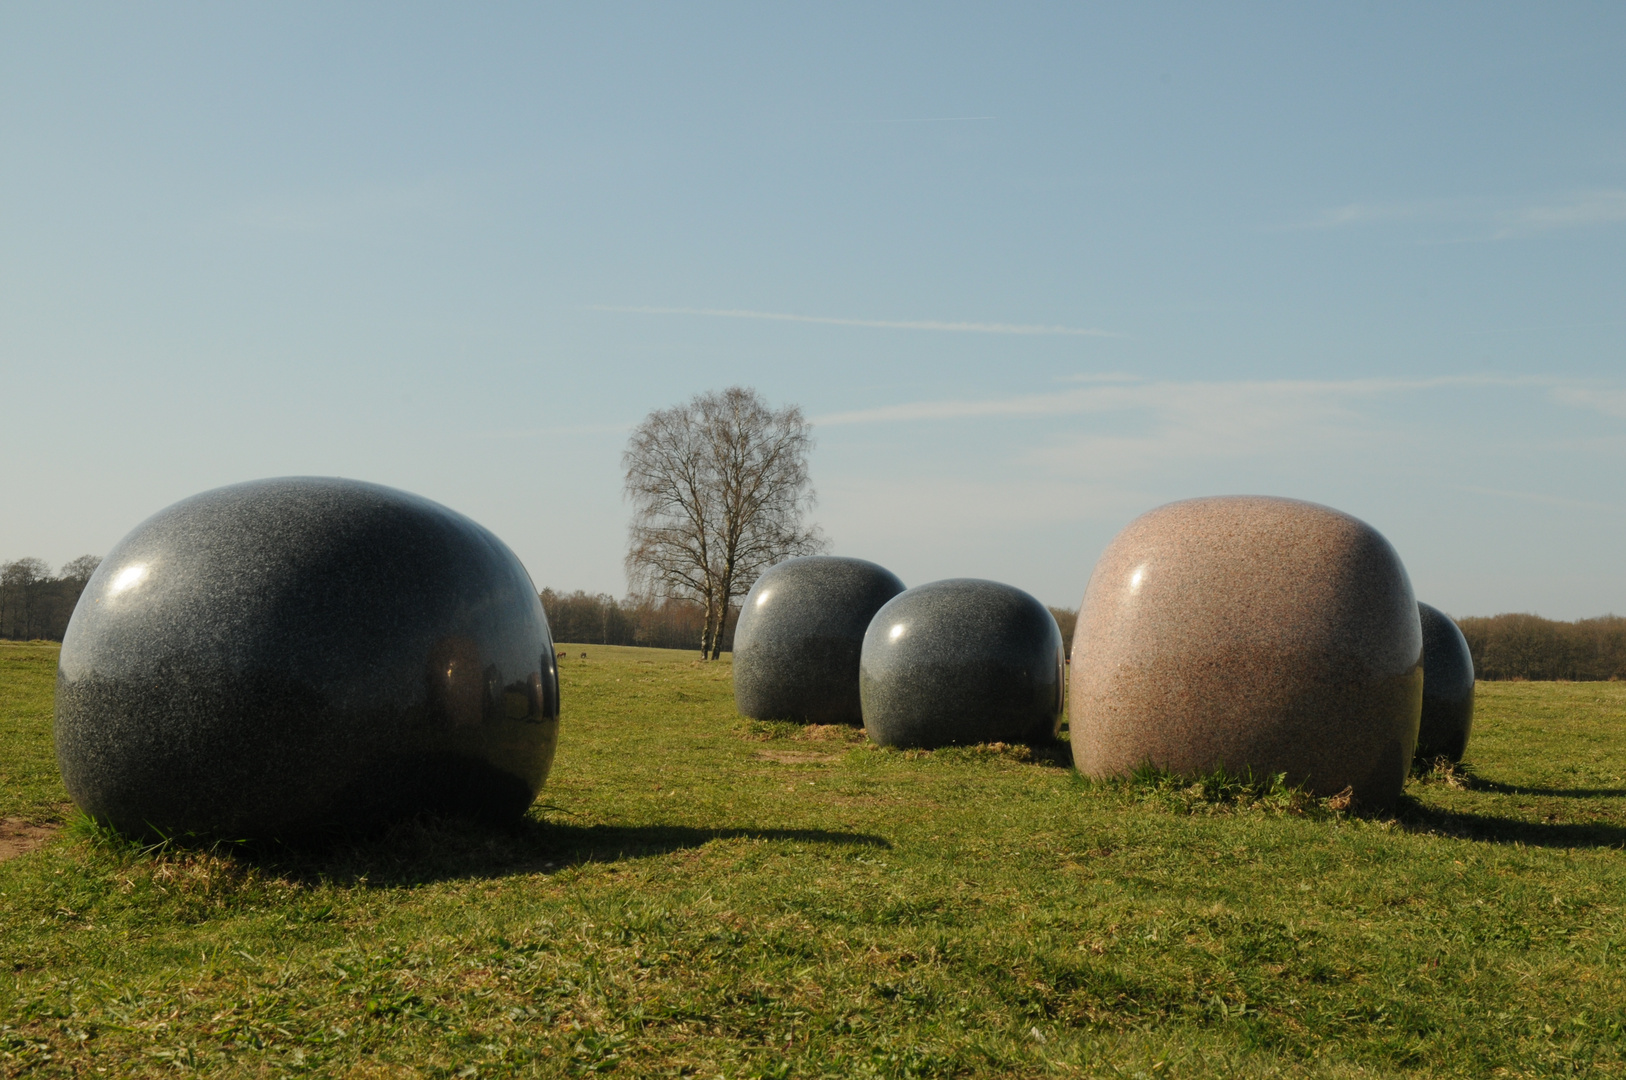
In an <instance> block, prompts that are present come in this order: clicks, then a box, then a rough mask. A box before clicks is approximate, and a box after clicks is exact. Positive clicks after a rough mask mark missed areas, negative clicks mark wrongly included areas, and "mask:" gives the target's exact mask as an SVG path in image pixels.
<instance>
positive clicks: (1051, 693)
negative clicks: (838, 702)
mask: <svg viewBox="0 0 1626 1080" xmlns="http://www.w3.org/2000/svg"><path fill="white" fill-rule="evenodd" d="M1065 671H1066V662H1065V657H1064V655H1063V653H1062V645H1061V631H1060V630H1059V629H1057V627H1056V620H1055V619H1054V618H1053V617H1052V616H1051V614H1050V612H1049V611H1047V610H1046V609H1045V606H1044V605H1043V604H1041V603H1039V601H1037V600H1035V599H1034V598H1033V597H1031V596H1029V595H1028V594H1027V593H1025V592H1023V591H1022V590H1021V589H1017V588H1013V587H1012V586H1010V585H1002V584H1000V583H999V582H997V581H979V580H977V579H975V578H951V579H950V580H947V581H934V582H931V583H930V584H928V585H920V586H917V587H915V588H913V589H910V590H909V591H908V592H905V593H901V594H899V595H898V596H896V597H894V598H893V599H892V600H891V601H889V602H888V603H887V605H886V606H885V607H883V608H882V609H881V610H880V611H878V612H876V613H875V618H874V620H873V621H871V623H870V625H869V630H868V632H866V633H865V634H864V652H863V659H862V661H861V663H860V665H859V675H858V682H859V695H860V697H861V698H862V700H863V705H864V729H865V731H866V732H867V733H868V735H869V737H870V739H871V740H872V741H874V742H877V743H880V744H881V745H882V746H908V747H926V748H930V747H936V746H956V745H959V746H963V745H968V744H972V743H988V742H1027V743H1042V742H1048V741H1050V740H1052V739H1054V738H1055V737H1056V731H1057V729H1058V727H1059V725H1060V723H1061V708H1062V691H1063V687H1064V683H1065V679H1066V675H1065Z"/></svg>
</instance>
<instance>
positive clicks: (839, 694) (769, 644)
mask: <svg viewBox="0 0 1626 1080" xmlns="http://www.w3.org/2000/svg"><path fill="white" fill-rule="evenodd" d="M902 591H903V582H901V581H899V580H898V578H897V575H896V574H893V573H892V572H891V571H890V570H887V569H886V568H884V567H881V566H877V565H875V564H874V563H872V562H866V561H864V560H863V559H848V558H842V557H839V556H835V555H808V556H805V557H803V558H799V559H786V560H785V561H784V562H782V563H779V564H778V565H776V566H773V567H770V568H769V569H768V571H767V572H766V573H764V574H763V575H762V576H761V577H760V578H758V579H757V583H756V584H755V585H754V586H752V587H751V591H750V593H748V594H747V595H746V597H745V603H744V604H743V605H741V607H740V621H739V623H738V625H737V626H736V627H735V629H734V704H735V705H736V706H737V707H738V708H739V710H740V712H741V714H743V715H745V716H749V717H753V718H755V719H758V720H796V721H800V722H802V723H805V724H862V723H863V722H864V717H863V713H862V712H861V711H860V710H859V704H858V654H859V652H860V651H861V650H862V649H863V646H864V631H865V630H866V629H868V627H869V621H870V619H871V618H872V617H873V616H874V615H875V613H876V612H877V611H879V610H880V608H881V605H882V604H884V603H886V602H887V601H888V600H890V599H892V598H893V597H894V596H896V595H898V594H899V593H901V592H902Z"/></svg>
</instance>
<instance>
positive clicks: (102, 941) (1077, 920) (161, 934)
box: [0, 644, 1626, 1078]
mask: <svg viewBox="0 0 1626 1080" xmlns="http://www.w3.org/2000/svg"><path fill="white" fill-rule="evenodd" d="M560 650H561V651H564V652H567V654H568V656H567V658H566V660H565V661H564V662H563V663H561V676H562V679H563V683H564V686H563V700H564V727H563V733H562V736H561V743H560V750H559V756H558V760H557V763H556V765H555V769H554V774H553V776H552V778H551V779H550V781H549V784H548V787H547V789H546V790H545V791H544V792H543V795H542V797H541V798H540V799H539V800H538V805H537V806H536V807H535V808H534V809H533V811H532V814H531V817H530V819H529V820H528V821H527V822H526V823H525V824H524V826H523V827H519V828H515V829H513V830H508V831H497V832H493V831H483V830H480V829H477V828H475V827H472V826H466V825H459V824H456V823H434V822H419V823H413V824H410V825H406V826H402V827H400V828H398V829H396V830H395V831H394V832H393V833H391V834H390V835H388V836H385V837H382V838H380V839H379V840H378V841H376V842H374V843H371V844H368V845H365V846H361V847H352V848H347V849H344V850H341V851H335V852H330V853H327V854H325V855H320V856H318V855H304V856H297V855H292V854H287V855H284V856H282V857H281V858H280V859H278V860H272V859H268V858H262V859H261V861H254V860H252V859H249V858H245V857H237V856H233V855H231V854H230V853H225V854H209V853H195V852H194V853H188V852H175V851H172V852H156V853H153V852H147V853H143V852H139V851H136V850H132V849H131V848H129V847H128V846H125V845H122V844H120V843H118V842H116V841H113V840H111V839H109V838H107V837H105V836H101V835H99V834H97V833H96V832H95V830H93V829H91V828H87V827H86V826H85V825H84V824H82V823H80V824H74V825H70V826H69V828H68V829H66V830H64V831H63V832H62V833H60V834H59V835H58V836H57V837H56V838H55V839H54V840H52V841H50V842H49V843H47V844H46V845H45V846H44V847H43V848H41V849H39V850H37V851H34V852H33V853H31V854H27V855H23V856H21V857H18V858H14V859H12V860H10V861H8V862H5V863H3V864H0V927H3V928H4V933H0V971H3V972H4V974H3V976H0V1075H5V1076H20V1075H29V1076H35V1075H38V1076H57V1075H60V1076H70V1075H83V1076H94V1075H98V1074H105V1075H108V1076H131V1075H172V1074H174V1073H176V1072H177V1071H193V1070H195V1071H198V1072H201V1073H205V1074H212V1075H214V1074H218V1075H236V1074H252V1075H268V1074H274V1073H281V1072H285V1071H287V1072H311V1073H314V1074H317V1075H324V1076H355V1077H385V1076H420V1075H421V1076H446V1077H454V1076H462V1077H474V1076H506V1075H541V1076H572V1075H588V1074H608V1075H618V1076H626V1077H645V1076H694V1077H707V1078H710V1077H716V1076H725V1077H843V1078H845V1077H862V1076H884V1077H939V1076H944V1077H946V1076H1000V1077H1004V1076H1034V1077H1038V1076H1081V1075H1102V1076H1145V1077H1166V1076H1192V1077H1199V1076H1216V1075H1220V1076H1261V1077H1263V1076H1338V1077H1344V1076H1401V1075H1447V1076H1463V1077H1484V1076H1494V1075H1503V1076H1526V1075H1555V1076H1556V1075H1587V1076H1615V1075H1621V1074H1626V1036H1623V1033H1622V1024H1623V1023H1626V1008H1623V1007H1626V971H1623V964H1626V960H1623V956H1622V954H1623V952H1626V917H1623V906H1626V865H1623V862H1622V860H1623V855H1622V852H1621V850H1620V849H1621V847H1622V846H1623V845H1626V684H1619V683H1585V684H1566V683H1493V684H1481V686H1480V688H1479V694H1480V698H1479V702H1480V705H1479V714H1478V719H1477V721H1476V725H1475V732H1474V738H1473V743H1472V745H1471V747H1470V759H1471V761H1472V766H1473V767H1472V770H1471V772H1470V773H1469V774H1468V775H1467V776H1434V777H1431V778H1429V779H1427V780H1425V781H1422V782H1414V783H1413V784H1412V785H1411V787H1410V789H1409V792H1410V795H1409V797H1408V799H1407V800H1406V802H1405V804H1404V805H1403V806H1402V807H1401V808H1400V810H1399V812H1398V813H1397V815H1396V816H1394V817H1392V818H1387V819H1380V820H1371V819H1361V818H1351V817H1346V816H1343V815H1340V814H1337V813H1334V812H1332V811H1330V810H1328V809H1327V808H1326V807H1325V805H1324V804H1318V803H1315V802H1313V801H1306V800H1303V799H1295V798H1292V797H1289V796H1285V795H1283V794H1282V793H1275V794H1269V793H1266V794H1264V795H1262V796H1261V795H1259V794H1257V793H1248V792H1246V791H1235V790H1229V791H1218V792H1216V791H1207V792H1204V791H1199V790H1194V789H1191V788H1189V787H1188V786H1185V785H1180V784H1171V783H1163V784H1157V783H1144V784H1140V785H1133V784H1123V785H1108V786H1091V785H1088V784H1086V783H1084V782H1082V781H1080V780H1079V779H1078V778H1077V777H1076V776H1075V775H1074V774H1073V773H1072V772H1071V771H1070V770H1068V769H1066V768H1064V767H1062V766H1060V765H1059V764H1057V763H1056V761H1055V760H1054V758H1053V757H1052V758H1042V757H1041V758H1040V759H1034V757H1033V755H1031V754H1028V753H1026V752H1025V751H1024V750H1021V749H990V748H978V749H960V750H945V751H938V752H936V753H901V752H894V751H883V750H877V749H872V748H870V747H869V746H868V745H867V744H865V743H863V742H862V741H861V735H860V734H859V733H856V732H849V731H847V730H845V729H811V730H803V729H797V728H793V727H791V726H789V725H778V724H772V725H764V724H755V723H750V722H747V721H744V720H741V719H740V718H739V717H738V716H737V715H736V714H735V712H734V709H733V703H732V695H731V691H730V683H729V665H728V662H727V661H722V662H719V663H715V664H704V663H701V662H700V661H699V660H698V659H697V654H696V653H691V652H686V651H679V650H641V649H631V648H617V647H606V646H592V645H561V646H560ZM583 651H585V652H586V653H587V654H588V656H587V659H586V660H582V659H581V658H580V655H579V654H580V653H581V652H583ZM54 656H55V653H54V648H53V647H49V646H37V645H9V644H8V645H0V800H3V802H0V817H10V818H14V819H27V820H29V821H32V822H36V823H38V822H46V821H49V820H51V819H52V818H53V817H58V816H60V815H61V814H62V809H61V804H62V801H63V799H64V795H63V793H62V791H61V788H60V784H59V781H58V780H57V779H56V776H55V769H54V761H53V759H52V757H51V753H50V745H49V727H50V692H51V684H52V672H53V667H54Z"/></svg>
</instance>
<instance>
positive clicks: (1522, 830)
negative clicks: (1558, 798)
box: [1393, 795, 1626, 848]
mask: <svg viewBox="0 0 1626 1080" xmlns="http://www.w3.org/2000/svg"><path fill="white" fill-rule="evenodd" d="M1393 818H1394V820H1395V821H1396V822H1397V823H1398V824H1399V825H1400V827H1401V828H1403V829H1405V830H1406V831H1408V832H1421V833H1433V834H1435V835H1437V836H1452V837H1457V838H1459V839H1462V840H1485V841H1489V842H1491V843H1495V844H1524V845H1526V846H1528V847H1550V848H1619V847H1626V828H1621V827H1620V826H1618V825H1603V824H1586V823H1576V822H1543V821H1521V820H1520V819H1518V818H1509V817H1498V816H1496V815H1493V814H1470V813H1465V812H1462V811H1459V810H1444V809H1441V808H1440V807H1437V806H1428V805H1425V804H1424V803H1421V802H1419V801H1418V800H1417V799H1416V798H1414V797H1413V796H1410V795H1402V796H1401V797H1400V801H1399V802H1398V803H1397V804H1395V808H1394V811H1393Z"/></svg>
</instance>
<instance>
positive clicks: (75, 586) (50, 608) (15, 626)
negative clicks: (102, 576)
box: [0, 555, 102, 641]
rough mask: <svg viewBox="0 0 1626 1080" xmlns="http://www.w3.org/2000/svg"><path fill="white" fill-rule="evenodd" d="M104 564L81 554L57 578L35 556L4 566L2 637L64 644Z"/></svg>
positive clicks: (0, 595)
mask: <svg viewBox="0 0 1626 1080" xmlns="http://www.w3.org/2000/svg"><path fill="white" fill-rule="evenodd" d="M101 561H102V560H101V558H100V557H99V556H96V555H81V556H79V557H78V558H77V559H73V560H70V561H69V562H66V563H63V564H62V569H61V570H59V571H57V572H56V574H55V575H53V574H52V573H51V567H50V566H49V565H48V564H47V563H46V562H45V560H43V559H36V558H33V557H32V556H29V557H25V558H21V559H17V560H15V561H14V562H7V563H0V638H10V639H11V640H14V641H33V640H35V639H37V638H40V639H45V640H48V641H61V640H62V635H63V634H64V633H66V632H67V629H68V619H69V617H70V616H72V615H73V606H74V605H75V604H77V603H78V602H79V594H80V593H82V592H84V591H85V582H87V581H89V580H90V575H91V574H92V573H94V572H95V570H96V566H97V564H99V563H100V562H101Z"/></svg>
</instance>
